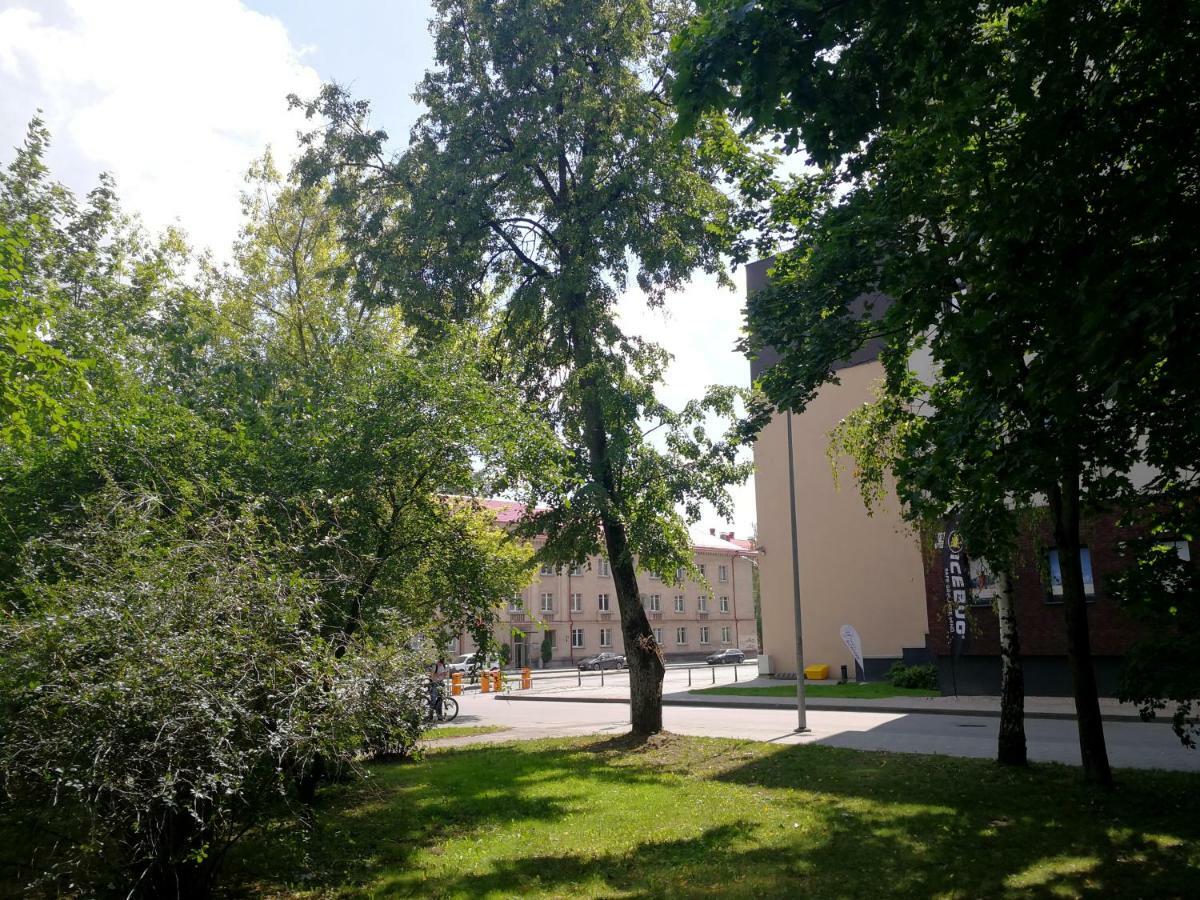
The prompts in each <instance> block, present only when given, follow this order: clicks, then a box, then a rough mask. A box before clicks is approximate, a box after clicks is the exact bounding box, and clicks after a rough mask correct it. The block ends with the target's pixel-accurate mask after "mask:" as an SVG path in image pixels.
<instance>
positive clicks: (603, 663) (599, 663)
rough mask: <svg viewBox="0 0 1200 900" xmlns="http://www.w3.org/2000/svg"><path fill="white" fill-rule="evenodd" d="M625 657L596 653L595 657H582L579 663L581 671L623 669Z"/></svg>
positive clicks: (617, 654)
mask: <svg viewBox="0 0 1200 900" xmlns="http://www.w3.org/2000/svg"><path fill="white" fill-rule="evenodd" d="M625 666H626V662H625V657H623V656H622V655H621V654H619V653H597V654H596V655H595V656H588V657H584V658H583V659H581V660H580V661H579V668H580V669H581V670H583V671H592V672H598V671H600V670H601V669H624V668H625Z"/></svg>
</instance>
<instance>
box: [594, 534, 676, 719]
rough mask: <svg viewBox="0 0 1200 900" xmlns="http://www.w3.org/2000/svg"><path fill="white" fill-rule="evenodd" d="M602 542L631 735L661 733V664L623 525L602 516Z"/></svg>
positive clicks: (659, 653)
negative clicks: (621, 647)
mask: <svg viewBox="0 0 1200 900" xmlns="http://www.w3.org/2000/svg"><path fill="white" fill-rule="evenodd" d="M604 543H605V546H606V547H607V548H608V558H609V561H610V565H611V566H612V576H613V584H614V586H615V587H616V589H617V606H618V607H619V608H620V610H621V634H622V635H623V636H624V638H625V658H626V660H628V662H629V721H630V723H631V724H630V727H631V729H632V731H633V733H634V734H640V735H646V734H657V733H658V732H660V731H662V683H663V672H664V670H663V661H662V654H661V652H660V650H659V647H658V643H657V642H656V641H655V640H654V632H653V631H652V630H651V628H650V621H649V620H648V619H647V618H646V610H645V609H644V608H643V607H642V600H641V595H640V594H639V593H638V586H637V571H636V569H635V567H634V564H633V555H632V554H631V553H630V552H629V542H628V540H627V539H626V535H625V525H624V523H622V522H620V521H618V520H616V519H615V518H610V517H607V516H605V517H604Z"/></svg>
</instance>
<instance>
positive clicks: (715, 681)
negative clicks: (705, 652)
mask: <svg viewBox="0 0 1200 900" xmlns="http://www.w3.org/2000/svg"><path fill="white" fill-rule="evenodd" d="M709 668H711V669H712V673H713V684H716V683H717V667H716V666H710V667H709Z"/></svg>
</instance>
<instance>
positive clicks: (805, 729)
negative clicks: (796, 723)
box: [792, 726, 812, 734]
mask: <svg viewBox="0 0 1200 900" xmlns="http://www.w3.org/2000/svg"><path fill="white" fill-rule="evenodd" d="M810 731H812V729H811V728H809V727H808V726H801V727H798V728H795V729H793V731H792V733H793V734H807V733H808V732H810Z"/></svg>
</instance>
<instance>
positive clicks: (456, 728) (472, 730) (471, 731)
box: [421, 725, 508, 741]
mask: <svg viewBox="0 0 1200 900" xmlns="http://www.w3.org/2000/svg"><path fill="white" fill-rule="evenodd" d="M497 731H508V726H507V725H438V726H437V727H436V728H430V729H429V730H428V731H426V732H424V733H423V734H422V735H421V739H422V740H425V741H439V740H441V739H442V738H456V737H471V736H472V735H476V734H495V733H496V732H497Z"/></svg>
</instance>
